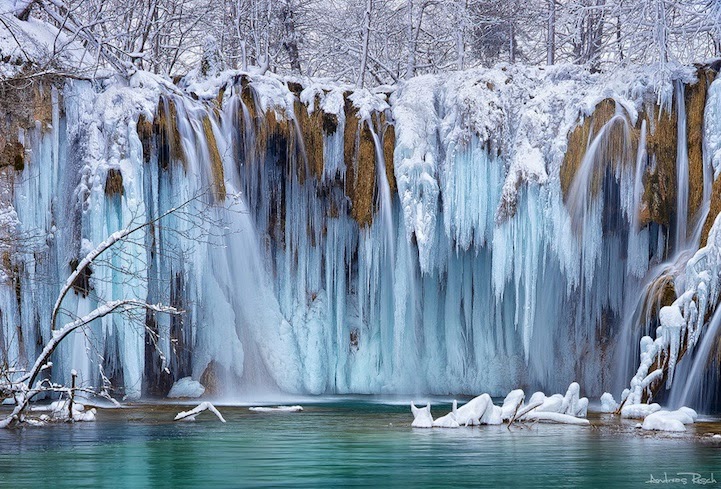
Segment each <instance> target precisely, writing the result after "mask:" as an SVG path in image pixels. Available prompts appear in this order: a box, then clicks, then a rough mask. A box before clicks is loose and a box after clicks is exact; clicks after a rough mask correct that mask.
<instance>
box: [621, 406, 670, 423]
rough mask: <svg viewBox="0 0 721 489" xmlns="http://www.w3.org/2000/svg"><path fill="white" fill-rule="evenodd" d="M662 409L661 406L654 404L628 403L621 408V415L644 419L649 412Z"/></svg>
mask: <svg viewBox="0 0 721 489" xmlns="http://www.w3.org/2000/svg"><path fill="white" fill-rule="evenodd" d="M660 410H661V406H659V405H658V404H656V403H653V404H626V405H624V406H623V407H622V408H621V417H622V418H629V419H643V418H645V417H646V416H648V415H649V414H652V413H655V412H657V411H660Z"/></svg>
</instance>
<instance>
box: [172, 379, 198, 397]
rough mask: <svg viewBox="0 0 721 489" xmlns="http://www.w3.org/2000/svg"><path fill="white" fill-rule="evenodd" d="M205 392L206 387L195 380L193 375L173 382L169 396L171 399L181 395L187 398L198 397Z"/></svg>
mask: <svg viewBox="0 0 721 489" xmlns="http://www.w3.org/2000/svg"><path fill="white" fill-rule="evenodd" d="M204 392H205V387H204V386H203V385H202V384H201V383H200V382H198V381H197V380H193V378H192V377H183V378H182V379H180V380H178V381H177V382H175V383H174V384H173V386H172V387H171V388H170V392H168V397H169V398H171V399H175V398H179V397H187V398H198V397H200V396H202V395H203V393H204Z"/></svg>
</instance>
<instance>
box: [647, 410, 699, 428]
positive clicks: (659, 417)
mask: <svg viewBox="0 0 721 489" xmlns="http://www.w3.org/2000/svg"><path fill="white" fill-rule="evenodd" d="M697 418H698V415H697V414H696V411H694V410H693V409H691V408H687V407H682V408H680V409H677V410H676V411H666V410H661V411H656V412H653V413H651V414H649V415H648V416H646V418H645V419H644V420H643V425H642V428H643V429H644V430H654V431H686V428H685V426H684V425H687V424H693V423H694V422H695V421H696V419H697Z"/></svg>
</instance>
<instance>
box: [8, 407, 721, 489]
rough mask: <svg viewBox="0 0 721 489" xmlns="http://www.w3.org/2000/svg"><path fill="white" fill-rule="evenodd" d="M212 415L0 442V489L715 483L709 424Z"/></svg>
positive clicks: (715, 448) (104, 418) (153, 413)
mask: <svg viewBox="0 0 721 489" xmlns="http://www.w3.org/2000/svg"><path fill="white" fill-rule="evenodd" d="M445 408H446V406H443V407H437V408H435V409H434V414H436V415H441V414H445ZM219 409H220V410H221V412H222V413H223V415H224V416H225V418H226V419H227V423H226V424H222V423H220V422H219V421H217V419H216V418H215V417H214V416H213V415H212V414H210V413H208V412H206V413H203V414H202V415H200V416H199V418H198V420H197V421H195V422H191V423H176V422H173V421H172V419H173V416H174V415H175V413H176V412H178V411H180V410H181V408H180V407H179V406H167V405H165V406H150V405H145V406H138V407H136V408H130V409H114V410H102V411H100V412H99V414H98V421H97V422H95V423H76V424H74V425H71V424H59V425H53V426H46V427H42V428H30V427H28V428H25V429H21V430H10V431H8V430H0V486H2V487H13V488H14V487H18V488H19V487H58V488H62V487H69V488H70V487H72V488H81V487H92V488H98V487H112V488H116V487H128V488H142V487H153V488H163V487H173V488H176V487H220V488H232V487H249V486H250V487H258V486H262V487H277V486H285V487H339V486H343V487H347V486H356V487H406V486H409V485H418V486H419V487H437V486H447V485H452V486H464V487H574V488H575V487H614V488H615V487H649V486H653V485H654V484H649V483H647V481H649V480H650V477H651V475H653V477H654V478H656V479H663V478H664V473H666V476H667V477H668V478H669V479H670V478H672V477H679V476H677V475H676V474H677V473H678V472H697V473H700V474H701V475H702V476H703V477H710V476H711V473H713V474H714V478H715V479H717V480H719V481H721V441H716V440H713V439H711V438H710V436H708V435H707V434H705V433H708V432H709V431H713V430H718V425H717V424H699V425H696V426H695V427H694V428H693V430H694V431H691V432H690V433H687V434H684V435H668V434H663V435H660V434H645V433H640V430H636V429H634V425H635V423H633V422H621V421H619V420H616V419H615V418H611V417H598V416H596V417H594V418H593V419H592V422H593V426H591V427H576V426H557V425H535V426H532V427H525V428H521V427H515V428H512V429H511V430H510V431H509V430H508V429H507V428H506V427H505V426H486V427H476V428H462V429H457V430H441V429H433V430H420V429H413V428H411V427H410V422H411V421H412V417H411V414H410V412H409V410H408V408H407V407H406V406H393V405H385V404H378V403H373V402H367V401H348V400H341V401H338V402H328V403H324V404H306V405H305V411H303V412H301V413H253V412H250V411H249V410H248V409H247V408H245V407H228V406H225V407H222V406H220V407H219ZM681 477H686V478H687V484H686V485H687V486H694V485H693V484H692V480H691V477H692V476H681ZM658 485H662V486H664V487H674V486H677V487H681V485H683V484H680V483H679V484H670V483H665V484H658ZM717 486H718V487H721V484H719V483H715V484H714V483H712V484H709V485H706V487H717Z"/></svg>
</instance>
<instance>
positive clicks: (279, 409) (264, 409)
mask: <svg viewBox="0 0 721 489" xmlns="http://www.w3.org/2000/svg"><path fill="white" fill-rule="evenodd" d="M248 409H249V410H250V411H255V412H256V413H299V412H301V411H302V410H303V407H302V406H298V405H295V406H253V407H249V408H248Z"/></svg>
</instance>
